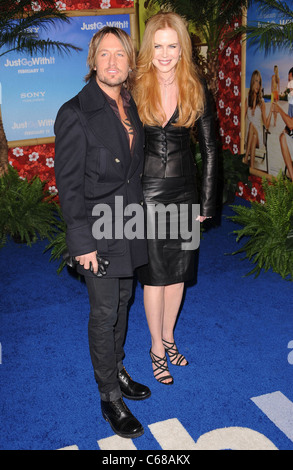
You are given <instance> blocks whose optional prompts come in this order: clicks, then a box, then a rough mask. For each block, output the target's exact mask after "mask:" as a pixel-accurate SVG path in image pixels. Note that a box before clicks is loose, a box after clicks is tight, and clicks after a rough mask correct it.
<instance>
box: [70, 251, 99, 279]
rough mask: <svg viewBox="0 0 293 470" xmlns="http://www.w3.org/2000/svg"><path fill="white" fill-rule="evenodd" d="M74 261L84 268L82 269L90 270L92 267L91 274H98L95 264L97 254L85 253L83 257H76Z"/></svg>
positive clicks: (94, 252) (96, 264) (93, 252)
mask: <svg viewBox="0 0 293 470" xmlns="http://www.w3.org/2000/svg"><path fill="white" fill-rule="evenodd" d="M75 259H76V261H77V262H78V263H79V264H80V265H81V266H83V267H84V269H90V267H91V265H92V269H93V272H94V273H95V274H97V272H98V267H99V265H98V262H97V252H96V251H92V252H91V253H87V254H85V255H81V256H76V257H75Z"/></svg>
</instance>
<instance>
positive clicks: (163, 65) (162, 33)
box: [153, 28, 181, 78]
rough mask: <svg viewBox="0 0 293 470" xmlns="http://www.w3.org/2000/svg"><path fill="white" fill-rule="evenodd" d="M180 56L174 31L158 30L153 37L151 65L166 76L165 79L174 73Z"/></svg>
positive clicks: (179, 48)
mask: <svg viewBox="0 0 293 470" xmlns="http://www.w3.org/2000/svg"><path fill="white" fill-rule="evenodd" d="M180 56H181V47H180V44H179V39H178V34H177V32H176V31H175V30H174V29H171V28H166V29H159V30H158V31H157V32H156V33H155V36H154V54H153V65H154V66H155V67H156V68H157V70H158V71H159V72H160V73H162V74H166V78H168V75H170V74H171V72H173V71H174V69H175V67H176V65H177V64H178V61H179V59H180Z"/></svg>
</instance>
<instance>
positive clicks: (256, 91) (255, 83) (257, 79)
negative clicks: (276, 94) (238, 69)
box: [253, 75, 261, 93]
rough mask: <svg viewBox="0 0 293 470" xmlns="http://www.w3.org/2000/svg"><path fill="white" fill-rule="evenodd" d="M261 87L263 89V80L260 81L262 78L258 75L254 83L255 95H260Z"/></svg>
mask: <svg viewBox="0 0 293 470" xmlns="http://www.w3.org/2000/svg"><path fill="white" fill-rule="evenodd" d="M260 87H261V80H260V77H259V76H258V75H256V76H255V77H254V81H253V91H254V93H258V92H259V90H260Z"/></svg>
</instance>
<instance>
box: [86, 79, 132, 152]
mask: <svg viewBox="0 0 293 470" xmlns="http://www.w3.org/2000/svg"><path fill="white" fill-rule="evenodd" d="M79 101H80V106H81V110H82V111H83V113H84V116H85V119H86V121H87V123H88V126H89V128H90V129H91V131H92V132H93V134H94V135H95V137H96V138H97V140H98V141H99V143H100V144H102V145H103V146H104V147H106V148H108V149H109V150H110V151H111V152H112V153H113V155H114V156H115V155H117V153H120V152H121V151H122V152H123V154H124V155H125V153H126V155H127V147H128V146H127V142H126V138H125V136H124V133H123V128H122V127H120V125H119V124H120V123H119V120H118V119H117V116H115V114H114V113H113V111H112V109H111V107H110V105H109V103H108V102H107V100H106V98H105V96H104V94H103V93H102V91H101V90H100V87H99V86H98V84H97V83H96V81H95V79H92V80H91V81H90V82H89V83H88V85H86V86H85V87H84V88H83V90H82V91H81V92H80V93H79ZM117 124H118V125H117ZM121 125H122V124H121ZM124 141H125V142H124Z"/></svg>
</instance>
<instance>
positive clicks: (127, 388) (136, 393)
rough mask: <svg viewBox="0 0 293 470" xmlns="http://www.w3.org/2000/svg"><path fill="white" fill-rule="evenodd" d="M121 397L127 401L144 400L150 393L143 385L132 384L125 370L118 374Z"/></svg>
mask: <svg viewBox="0 0 293 470" xmlns="http://www.w3.org/2000/svg"><path fill="white" fill-rule="evenodd" d="M118 380H119V385H120V388H121V392H122V395H123V396H124V397H125V398H128V399H129V400H145V399H146V398H148V397H150V396H151V391H150V389H149V388H148V387H146V386H145V385H142V384H139V383H138V382H134V380H132V378H131V377H130V375H129V374H128V372H126V370H125V368H123V369H122V370H121V372H119V374H118Z"/></svg>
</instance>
